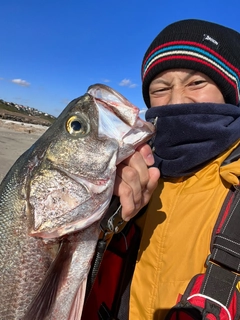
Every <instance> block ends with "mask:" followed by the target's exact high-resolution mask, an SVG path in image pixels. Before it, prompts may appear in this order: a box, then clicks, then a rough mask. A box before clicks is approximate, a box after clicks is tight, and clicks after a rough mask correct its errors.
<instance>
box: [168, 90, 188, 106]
mask: <svg viewBox="0 0 240 320" xmlns="http://www.w3.org/2000/svg"><path fill="white" fill-rule="evenodd" d="M188 102H189V99H188V98H187V97H186V95H185V94H184V90H181V89H172V90H171V97H170V104H181V103H188Z"/></svg>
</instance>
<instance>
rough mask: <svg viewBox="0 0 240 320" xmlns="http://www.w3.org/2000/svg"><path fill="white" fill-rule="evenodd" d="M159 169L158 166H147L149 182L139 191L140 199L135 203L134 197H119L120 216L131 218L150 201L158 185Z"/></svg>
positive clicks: (125, 218) (126, 218)
mask: <svg viewBox="0 0 240 320" xmlns="http://www.w3.org/2000/svg"><path fill="white" fill-rule="evenodd" d="M159 177H160V171H159V170H158V168H149V182H148V184H147V186H146V188H145V189H144V190H142V193H141V201H140V202H138V203H137V204H136V202H135V201H134V198H133V197H132V198H130V199H131V200H130V199H129V198H121V203H122V218H123V220H125V221H129V220H130V219H131V218H133V217H134V216H135V215H136V214H137V213H138V212H139V211H140V209H142V208H143V207H144V206H146V205H147V204H148V202H149V201H150V199H151V197H152V194H153V192H154V190H155V189H156V187H157V185H158V180H159Z"/></svg>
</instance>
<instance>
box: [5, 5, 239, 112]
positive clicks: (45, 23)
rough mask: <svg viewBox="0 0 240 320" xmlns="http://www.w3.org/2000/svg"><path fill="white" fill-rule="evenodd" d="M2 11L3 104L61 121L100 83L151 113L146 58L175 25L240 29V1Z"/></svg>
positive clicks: (16, 7)
mask: <svg viewBox="0 0 240 320" xmlns="http://www.w3.org/2000/svg"><path fill="white" fill-rule="evenodd" d="M0 14H1V18H0V46H1V48H0V99H3V100H6V101H12V102H15V103H18V104H23V105H27V106H29V107H33V108H36V109H39V110H41V111H43V112H48V113H50V114H52V115H55V116H57V115H58V114H59V113H60V112H61V111H62V110H63V109H64V107H65V106H66V105H67V103H68V102H70V101H71V100H72V99H74V98H76V97H78V96H80V95H82V94H84V93H85V92H86V90H87V87H88V86H89V85H91V84H94V83H99V82H100V83H106V84H107V85H109V86H111V87H113V88H114V89H116V90H118V91H119V92H121V93H122V94H123V95H124V96H126V97H127V98H128V99H129V100H130V101H131V102H132V103H134V104H135V105H137V106H138V107H139V108H140V109H142V108H144V107H145V106H144V102H143V100H142V94H141V78H140V66H141V62H142V58H143V55H144V53H145V51H146V49H147V47H148V46H149V44H150V42H151V41H152V40H153V38H154V37H155V36H156V35H157V34H158V33H159V32H160V30H161V29H162V28H164V27H165V26H166V25H168V24H169V23H172V22H174V21H177V20H181V19H187V18H197V19H204V20H209V21H213V22H216V23H220V24H224V25H226V26H228V27H230V28H233V29H235V30H237V31H239V32H240V20H239V15H240V1H238V0H209V1H207V0H199V1H189V0H172V1H169V0H165V1H162V0H158V1H155V0H119V1H116V0H7V1H5V0H0ZM239 54H240V53H239Z"/></svg>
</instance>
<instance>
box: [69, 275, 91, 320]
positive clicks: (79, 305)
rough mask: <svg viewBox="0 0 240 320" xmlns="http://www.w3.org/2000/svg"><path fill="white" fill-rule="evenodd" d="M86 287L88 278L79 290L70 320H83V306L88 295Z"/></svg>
mask: <svg viewBox="0 0 240 320" xmlns="http://www.w3.org/2000/svg"><path fill="white" fill-rule="evenodd" d="M86 286H87V277H86V278H85V279H84V280H83V282H82V283H81V286H80V287H79V289H78V292H77V294H76V297H75V299H74V303H73V305H72V308H71V313H70V317H69V318H68V320H81V317H82V310H83V304H84V299H85V294H86Z"/></svg>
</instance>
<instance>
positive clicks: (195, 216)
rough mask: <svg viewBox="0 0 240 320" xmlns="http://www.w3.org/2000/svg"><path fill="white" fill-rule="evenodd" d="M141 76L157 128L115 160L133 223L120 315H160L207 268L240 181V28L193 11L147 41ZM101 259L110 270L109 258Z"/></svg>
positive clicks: (118, 188) (125, 211)
mask: <svg viewBox="0 0 240 320" xmlns="http://www.w3.org/2000/svg"><path fill="white" fill-rule="evenodd" d="M142 81H143V84H142V91H143V98H144V101H145V103H146V105H147V107H148V108H149V109H148V111H147V113H146V119H147V120H148V121H151V122H153V123H154V124H155V125H156V136H155V137H154V140H153V141H152V142H153V150H154V152H153V155H152V151H151V148H150V147H149V146H148V145H144V146H142V147H141V148H139V149H138V151H137V152H136V153H135V154H134V155H132V156H131V157H129V158H128V159H127V160H126V161H124V163H121V164H120V165H119V166H118V170H117V179H116V184H115V190H114V193H115V194H116V195H118V196H119V197H120V201H121V204H122V216H123V218H124V219H125V220H126V221H127V220H130V219H131V218H133V217H134V216H136V217H135V218H134V220H135V221H136V223H137V224H138V225H139V226H140V228H141V242H140V247H139V252H138V258H137V262H136V265H135V270H134V274H133V278H132V283H131V290H130V302H129V305H130V310H129V312H128V310H127V312H125V315H124V316H122V314H123V313H122V312H120V313H119V314H118V316H117V318H118V319H120V320H127V319H130V320H136V319H141V320H153V319H154V320H156V319H164V318H165V316H166V315H167V313H168V312H169V310H170V309H171V308H172V307H173V306H174V305H175V304H176V303H177V301H178V300H179V296H181V295H182V294H183V293H184V291H185V290H186V288H187V286H188V284H189V282H190V280H191V279H192V278H193V277H194V276H195V275H196V274H199V273H205V271H206V263H205V262H206V261H207V258H208V256H209V253H210V242H211V237H212V233H213V229H214V226H215V223H216V220H217V218H218V215H219V213H220V211H221V209H222V207H223V204H224V201H225V199H226V196H227V194H228V193H229V190H230V189H231V188H232V187H233V186H236V185H238V184H239V178H238V177H239V176H240V160H239V156H238V154H240V151H239V150H238V146H239V144H240V108H239V81H240V34H239V33H238V32H236V31H234V30H232V29H229V28H226V27H224V26H221V25H217V24H215V23H211V22H207V21H201V20H193V19H191V20H183V21H179V22H176V23H173V24H171V25H169V26H167V27H166V28H165V29H163V30H162V31H161V32H160V33H159V35H158V36H157V37H156V38H155V39H154V40H153V42H152V43H151V45H150V46H149V48H148V50H147V52H146V54H145V56H144V59H143V64H142ZM233 151H234V153H237V154H236V157H235V158H233V159H232V160H231V161H228V162H226V159H227V158H229V156H230V155H232V154H233ZM153 164H154V167H152V165H153ZM159 171H160V173H159ZM149 200H150V201H149ZM147 204H148V206H147V209H146V210H145V213H144V214H143V215H141V216H140V217H138V215H137V213H138V212H139V210H140V209H141V208H143V207H144V206H146V205H147ZM110 257H111V256H110ZM107 266H109V269H110V270H111V268H113V272H114V266H113V265H111V259H110V260H109V262H108V263H107ZM104 271H105V270H104V268H103V269H102V270H101V272H103V273H104ZM101 272H100V275H99V279H100V281H99V282H98V283H99V285H100V286H101V279H103V277H102V275H103V274H101ZM125 274H126V273H125ZM105 285H106V284H105ZM103 286H104V282H103ZM104 288H105V291H106V292H109V288H110V287H109V286H108V284H107V285H106V286H105V287H104ZM96 294H97V293H96ZM92 301H94V299H93V300H92ZM103 302H104V301H103ZM127 304H128V303H125V305H124V303H122V306H123V307H124V306H125V309H126V306H127ZM107 307H108V309H111V306H110V305H108V306H107ZM90 308H91V306H90ZM92 308H93V306H92ZM108 311H109V310H108ZM110 311H111V310H110ZM120 311H121V308H120ZM125 311H126V310H125ZM110 313H111V312H110ZM126 314H127V315H126ZM113 318H116V316H115V315H114V316H112V317H111V316H108V315H107V318H106V317H105V318H104V317H102V319H113ZM96 319H97V318H96Z"/></svg>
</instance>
